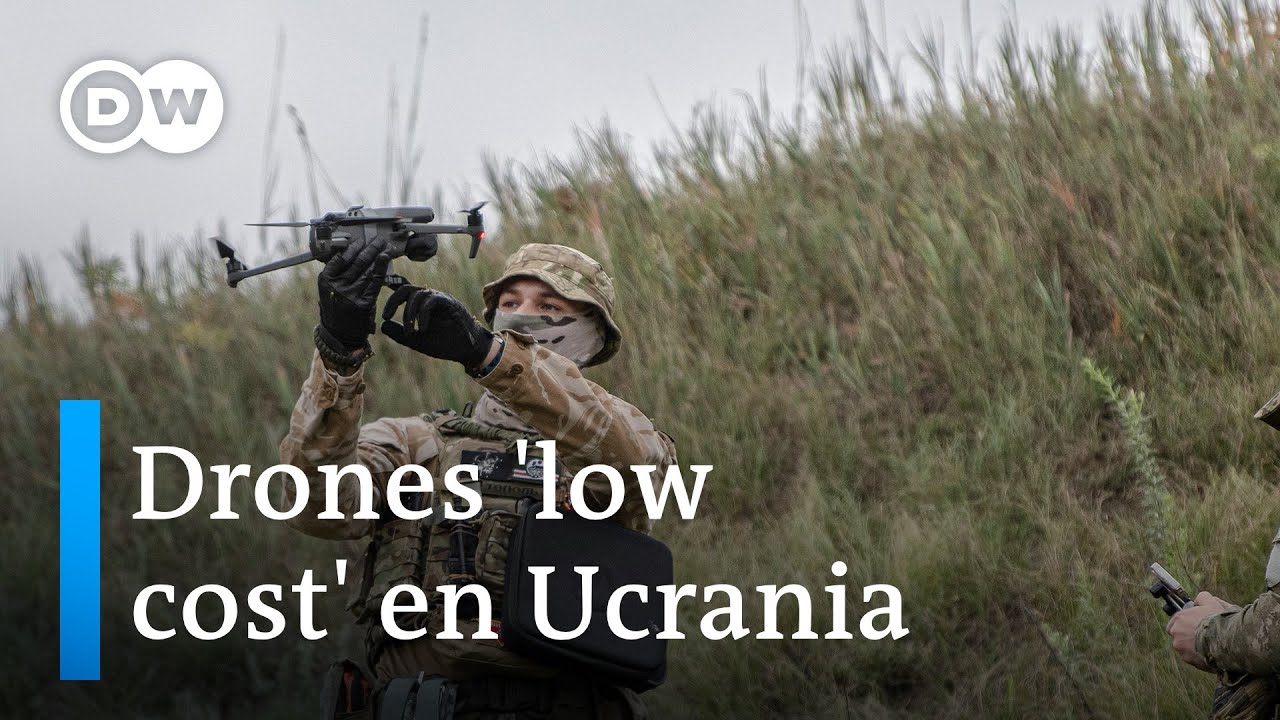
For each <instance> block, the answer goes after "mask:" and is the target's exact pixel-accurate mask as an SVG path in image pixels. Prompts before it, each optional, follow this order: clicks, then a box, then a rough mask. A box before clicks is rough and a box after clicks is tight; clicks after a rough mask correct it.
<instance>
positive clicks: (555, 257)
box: [483, 243, 622, 367]
mask: <svg viewBox="0 0 1280 720" xmlns="http://www.w3.org/2000/svg"><path fill="white" fill-rule="evenodd" d="M516 278H533V279H535V280H541V281H542V282H544V283H546V284H547V285H550V286H551V289H553V290H555V291H556V292H557V293H559V294H560V295H561V296H562V297H564V298H565V299H567V300H574V301H577V302H583V303H587V304H589V305H592V306H594V307H596V308H597V309H598V310H599V311H600V314H601V316H602V317H603V318H604V334H605V338H604V348H602V349H601V350H600V352H598V353H596V355H595V357H593V358H591V361H590V362H588V363H587V364H586V365H584V366H583V367H590V366H592V365H599V364H600V363H602V362H604V361H605V360H608V359H609V358H611V357H613V356H614V354H615V353H617V352H618V346H619V345H621V344H622V331H621V330H619V329H618V324H617V323H615V322H614V321H613V301H614V293H613V281H612V280H610V279H609V275H608V274H607V273H605V271H604V268H603V267H601V266H600V263H598V262H596V261H595V260H592V259H591V257H590V256H588V255H587V254H585V253H583V252H581V251H578V250H574V249H573V248H571V247H567V246H565V245H550V244H546V243H530V244H528V245H525V246H523V247H521V248H520V249H519V250H517V251H515V253H513V254H512V255H511V257H509V258H507V266H506V268H504V269H503V271H502V277H500V278H498V279H497V280H494V281H493V282H491V283H489V284H488V285H485V286H484V290H483V295H484V319H485V322H487V323H489V324H490V325H493V315H494V312H495V311H496V310H497V307H498V296H499V295H500V294H502V289H503V288H504V287H506V285H507V283H508V282H510V281H511V280H514V279H516Z"/></svg>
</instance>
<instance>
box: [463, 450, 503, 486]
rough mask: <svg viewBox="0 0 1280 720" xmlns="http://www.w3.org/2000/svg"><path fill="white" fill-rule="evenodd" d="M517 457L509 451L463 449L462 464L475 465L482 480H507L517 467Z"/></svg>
mask: <svg viewBox="0 0 1280 720" xmlns="http://www.w3.org/2000/svg"><path fill="white" fill-rule="evenodd" d="M515 463H516V461H515V458H514V457H512V456H511V455H510V454H509V453H504V452H497V451H494V450H463V451H462V464H463V465H475V466H476V471H477V472H476V475H477V477H479V479H481V480H507V479H509V478H510V477H511V471H512V469H514V467H515Z"/></svg>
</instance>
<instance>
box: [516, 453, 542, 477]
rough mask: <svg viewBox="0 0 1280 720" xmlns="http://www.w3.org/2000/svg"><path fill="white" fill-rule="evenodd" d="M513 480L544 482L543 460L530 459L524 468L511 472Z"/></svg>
mask: <svg viewBox="0 0 1280 720" xmlns="http://www.w3.org/2000/svg"><path fill="white" fill-rule="evenodd" d="M511 478H512V479H513V480H525V481H533V482H540V481H541V480H542V458H530V459H529V462H527V463H525V464H524V467H518V468H516V469H514V470H512V471H511Z"/></svg>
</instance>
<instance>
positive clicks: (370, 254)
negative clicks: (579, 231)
mask: <svg viewBox="0 0 1280 720" xmlns="http://www.w3.org/2000/svg"><path fill="white" fill-rule="evenodd" d="M386 249H387V241H386V240H385V239H383V238H377V239H375V240H374V241H372V242H367V241H366V240H365V239H364V238H360V239H358V240H356V241H354V242H352V243H351V245H349V246H347V248H346V249H344V250H343V251H342V252H341V253H340V254H338V255H334V256H333V257H332V258H330V260H329V262H327V263H325V266H324V270H322V271H320V278H319V280H317V281H316V286H317V287H318V288H319V290H320V328H319V330H317V332H316V335H317V337H318V338H319V339H318V340H317V344H319V342H321V341H323V342H325V344H327V345H329V346H330V349H331V350H333V351H335V352H344V351H345V352H347V353H351V352H354V351H356V350H359V349H361V348H364V347H366V346H368V344H369V336H370V335H372V334H373V331H374V313H376V312H377V309H378V307H377V306H378V292H379V291H380V290H382V281H383V280H384V279H385V278H386V277H387V265H388V263H390V262H391V256H390V255H387V253H386ZM326 335H327V336H326ZM335 343H336V344H337V345H339V346H340V347H333V345H334V344H335ZM321 351H322V352H323V349H322V350H321Z"/></svg>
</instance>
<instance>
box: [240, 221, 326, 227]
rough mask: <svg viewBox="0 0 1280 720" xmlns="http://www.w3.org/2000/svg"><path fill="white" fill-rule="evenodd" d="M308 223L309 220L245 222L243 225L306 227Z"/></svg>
mask: <svg viewBox="0 0 1280 720" xmlns="http://www.w3.org/2000/svg"><path fill="white" fill-rule="evenodd" d="M310 224H311V223H309V222H302V221H297V222H277V223H245V225H252V226H254V227H307V226H308V225H310Z"/></svg>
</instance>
